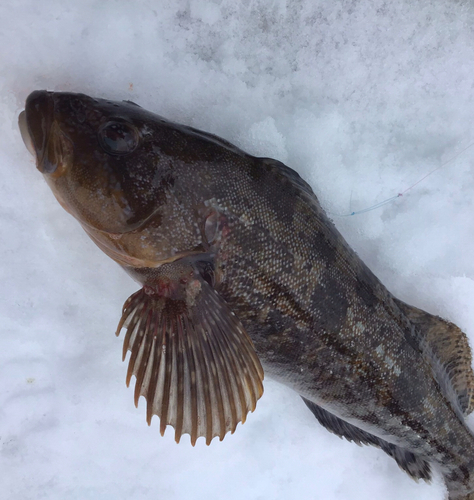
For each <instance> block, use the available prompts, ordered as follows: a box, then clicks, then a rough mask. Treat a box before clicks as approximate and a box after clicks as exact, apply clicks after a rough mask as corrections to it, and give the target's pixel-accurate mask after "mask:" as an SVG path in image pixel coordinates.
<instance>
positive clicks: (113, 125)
mask: <svg viewBox="0 0 474 500" xmlns="http://www.w3.org/2000/svg"><path fill="white" fill-rule="evenodd" d="M99 142H100V145H101V146H102V148H103V149H104V150H105V151H106V152H107V153H110V154H114V155H123V154H127V153H131V152H132V151H133V150H134V149H135V148H136V147H137V146H138V131H137V129H136V128H135V127H134V126H133V125H131V124H130V123H127V122H122V121H109V122H107V123H106V124H105V125H103V126H102V127H100V129H99Z"/></svg>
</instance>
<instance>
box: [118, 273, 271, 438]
mask: <svg viewBox="0 0 474 500" xmlns="http://www.w3.org/2000/svg"><path fill="white" fill-rule="evenodd" d="M199 285H200V287H201V290H200V293H199V295H198V296H197V299H196V301H195V303H194V304H193V305H191V306H190V305H188V304H186V303H185V302H184V301H182V300H181V301H179V300H173V299H171V298H169V297H168V298H167V297H161V296H156V295H148V294H147V293H145V291H144V290H143V289H142V290H139V291H138V292H136V293H135V294H133V295H132V296H131V297H130V298H129V299H128V300H127V301H126V302H125V304H124V307H123V315H122V318H121V320H120V322H119V325H118V328H117V332H116V334H117V335H119V333H120V330H121V328H126V330H127V332H126V335H125V339H124V346H123V355H124V358H125V355H126V353H127V351H130V352H131V355H130V359H129V365H128V371H127V378H126V381H127V385H128V384H129V383H130V379H131V377H132V375H135V377H136V384H135V391H134V399H135V404H136V405H137V404H138V400H139V398H140V396H144V397H145V398H146V400H147V412H146V414H147V422H148V424H150V423H151V420H152V417H153V415H158V417H159V418H160V432H161V434H163V433H164V432H165V429H166V426H167V425H168V424H169V425H171V426H173V427H174V429H175V439H176V441H177V442H179V440H180V438H181V436H182V435H183V434H186V433H187V434H190V436H191V443H192V444H193V445H194V444H195V442H196V440H197V439H198V437H200V436H204V437H205V438H206V443H207V444H209V443H210V442H211V440H212V439H213V438H214V437H215V436H218V437H219V439H220V440H222V439H223V438H224V436H225V434H226V433H227V432H229V431H230V432H231V433H233V432H234V431H235V429H236V427H237V424H238V423H239V422H242V423H243V422H245V419H246V416H247V413H248V412H249V411H253V410H254V409H255V407H256V403H257V400H258V399H259V398H260V396H261V395H262V393H263V384H262V380H263V370H262V367H261V365H260V362H259V360H258V357H257V355H256V353H255V350H254V348H253V345H252V343H251V341H250V338H249V337H248V335H247V333H246V332H245V330H244V328H243V327H242V325H241V323H240V321H239V320H238V319H237V318H236V316H235V315H234V314H233V313H232V312H231V311H230V310H229V309H228V307H227V305H226V304H225V302H224V301H223V300H222V299H221V297H220V296H219V295H218V294H217V293H216V292H215V290H214V289H213V288H211V287H210V285H209V284H208V283H207V282H204V281H200V282H199Z"/></svg>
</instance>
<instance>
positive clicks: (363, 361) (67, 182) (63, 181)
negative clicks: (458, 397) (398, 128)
mask: <svg viewBox="0 0 474 500" xmlns="http://www.w3.org/2000/svg"><path fill="white" fill-rule="evenodd" d="M26 114H27V118H28V123H29V128H30V133H31V135H32V136H33V140H34V144H35V146H36V148H37V156H38V168H39V169H40V170H43V173H45V177H46V178H47V181H48V183H49V184H50V186H51V187H52V189H53V192H54V193H55V195H56V196H57V198H58V200H59V201H60V202H61V204H62V205H63V206H64V207H65V208H66V209H67V210H68V211H69V212H70V213H71V214H72V215H73V216H74V217H76V218H77V219H78V220H79V222H80V223H81V224H82V225H83V227H84V229H86V231H87V232H88V233H89V235H90V236H91V237H92V238H93V240H94V241H95V242H96V243H97V244H98V245H99V246H100V248H101V249H102V250H104V251H105V252H106V253H107V254H108V255H109V256H111V257H112V258H114V259H115V260H116V261H117V262H118V263H119V264H121V265H122V266H123V267H124V268H125V269H126V270H127V271H128V272H129V273H130V274H131V275H132V276H133V277H134V278H135V279H137V281H139V282H140V283H143V284H146V283H147V279H148V278H147V277H148V276H150V275H151V274H152V273H153V268H156V267H157V266H158V265H160V264H161V263H164V262H168V263H171V262H173V261H175V260H178V259H180V258H184V257H189V256H191V257H193V258H195V259H196V260H199V259H200V258H201V257H200V256H202V260H203V261H210V262H211V264H212V266H213V285H214V287H215V289H216V291H217V292H218V293H219V294H220V295H221V296H222V297H223V298H224V299H225V301H226V302H227V304H228V305H229V307H230V309H231V310H232V311H233V312H234V313H235V314H236V316H237V317H238V318H239V319H240V321H241V322H242V324H243V325H244V327H245V328H246V330H247V332H248V334H249V335H250V337H251V339H252V341H253V343H254V346H255V349H256V351H257V354H258V356H259V358H260V361H261V363H262V365H263V367H264V369H265V373H266V374H268V375H270V376H272V377H274V378H276V379H277V380H279V381H281V382H282V383H284V384H285V385H287V386H290V387H291V388H293V389H294V390H296V391H297V392H298V393H299V394H301V395H302V396H303V397H304V398H306V399H307V400H309V401H311V402H313V403H315V404H316V405H318V406H319V407H321V408H323V409H324V410H326V411H328V412H330V414H332V415H333V416H335V417H338V418H339V419H342V420H343V421H345V422H347V423H348V424H350V425H352V426H355V427H357V428H359V429H361V430H362V431H364V432H366V433H368V435H369V436H373V437H375V438H380V439H381V440H383V442H386V443H391V444H393V445H395V447H396V448H397V449H399V450H401V451H402V452H403V450H406V451H407V452H409V453H410V454H412V455H413V456H414V457H415V458H416V459H419V460H420V462H422V463H424V462H426V463H428V464H430V463H431V464H435V465H436V466H437V467H438V468H439V469H440V470H441V472H442V474H443V476H444V478H445V480H446V483H447V486H448V491H449V498H450V499H468V498H471V495H470V493H472V492H473V491H474V479H473V473H474V437H473V435H472V433H471V432H470V431H469V430H468V428H467V427H466V424H465V423H464V419H463V417H462V415H461V413H462V412H461V411H460V410H458V409H457V408H456V405H455V404H453V403H452V402H451V401H450V400H449V399H448V397H446V395H445V394H444V393H443V391H442V390H441V389H440V386H441V385H442V384H443V382H442V381H440V377H439V376H438V375H437V374H436V369H435V368H434V365H435V364H436V360H433V359H431V358H432V357H434V354H433V352H435V351H436V349H433V348H431V347H430V345H429V343H428V341H427V340H426V337H425V336H424V335H423V332H422V329H421V328H420V327H419V326H417V324H416V322H413V319H411V320H410V319H409V317H408V314H407V313H406V311H404V310H403V306H402V303H399V302H396V300H395V299H394V298H393V296H392V295H391V294H390V292H388V291H387V290H386V288H385V287H384V286H383V285H382V284H381V283H380V281H379V280H378V279H377V278H376V277H375V276H374V274H373V273H372V272H371V271H370V270H369V269H368V268H367V267H366V266H365V265H364V263H363V262H362V261H361V260H360V259H359V257H358V256H357V255H356V254H355V252H354V251H352V250H351V249H350V248H349V247H348V245H347V243H346V242H345V241H344V239H343V238H342V236H341V235H340V234H339V232H338V231H337V230H336V228H335V227H334V225H333V224H332V222H331V221H330V220H329V219H328V218H327V216H326V215H325V213H324V211H323V210H322V208H321V206H320V205H319V202H318V201H317V199H316V197H315V196H314V194H313V193H312V191H311V188H310V187H309V186H308V185H307V184H306V183H305V182H304V181H302V180H301V179H300V178H299V176H298V175H297V174H296V173H295V172H293V171H292V170H291V169H289V168H288V167H285V166H284V165H282V164H281V163H279V162H277V161H276V160H271V159H266V158H256V157H253V156H250V155H248V154H246V153H244V152H243V151H241V150H239V149H238V148H236V147H235V146H233V145H231V144H229V143H227V142H226V141H224V140H222V139H219V138H217V137H215V136H212V135H211V134H207V133H205V132H201V131H197V130H194V129H192V128H189V127H185V126H182V125H178V124H174V123H171V122H169V121H166V120H164V119H162V118H160V117H158V116H157V115H154V114H152V113H149V112H147V111H145V110H143V109H142V108H140V107H138V106H136V105H134V104H132V103H127V102H124V103H115V102H110V101H105V100H100V99H91V98H90V97H87V96H84V95H81V94H67V93H46V92H44V91H37V92H34V93H32V94H31V95H30V97H29V98H28V100H27V103H26ZM45 116H46V117H47V118H46V119H45ZM112 118H116V119H117V120H123V121H124V122H127V123H129V124H132V126H133V127H134V129H135V130H136V133H137V134H138V137H139V144H138V146H137V147H136V149H135V150H134V151H132V152H131V153H129V154H127V155H110V154H108V153H107V152H105V151H104V148H103V145H101V143H100V140H99V139H98V131H99V130H100V129H101V127H104V125H105V124H106V123H108V122H109V121H110V120H111V119H112ZM54 127H56V128H57V131H56V132H55V134H56V140H55V141H53V140H52V139H51V137H52V136H53V135H54V134H53V133H52V132H51V130H53V132H54V130H55V128H54ZM33 130H34V131H35V132H34V133H33ZM48 135H49V137H48ZM48 141H49V142H48ZM48 171H52V173H48ZM214 214H217V215H214ZM209 217H218V219H219V223H218V224H217V226H218V230H219V238H216V243H213V241H212V240H211V241H209V240H210V238H209V235H208V234H206V227H205V224H206V220H208V218H209ZM468 357H469V359H470V354H469V356H468ZM343 434H344V433H342V434H341V435H343ZM346 437H347V436H346ZM371 444H374V443H371ZM428 469H429V467H428ZM413 475H414V476H416V475H417V474H416V473H414V474H413ZM418 477H423V476H422V475H421V473H420V475H418ZM427 477H429V473H428V476H427ZM473 498H474V496H473Z"/></svg>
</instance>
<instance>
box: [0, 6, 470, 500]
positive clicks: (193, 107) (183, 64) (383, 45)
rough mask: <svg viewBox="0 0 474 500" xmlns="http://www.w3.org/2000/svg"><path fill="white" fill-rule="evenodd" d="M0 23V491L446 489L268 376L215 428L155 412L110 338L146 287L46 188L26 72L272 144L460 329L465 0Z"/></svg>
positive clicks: (465, 205) (109, 494) (430, 494)
mask: <svg viewBox="0 0 474 500" xmlns="http://www.w3.org/2000/svg"><path fill="white" fill-rule="evenodd" d="M0 22H1V29H0V43H1V47H2V50H1V52H0V67H1V69H2V70H1V72H0V114H1V117H2V119H1V121H0V130H1V133H0V168H1V172H2V175H1V180H0V199H1V202H0V221H1V229H2V238H1V239H0V252H1V256H2V264H1V266H0V286H1V293H2V300H1V301H0V316H1V318H2V331H1V335H0V381H1V390H0V447H1V452H0V484H1V492H0V498H1V499H19V500H23V499H25V500H26V499H35V500H36V499H41V498H47V499H48V500H56V499H58V500H59V499H61V500H63V499H80V500H87V499H117V500H121V499H127V500H129V499H144V500H148V499H160V500H173V499H180V500H182V499H186V500H188V499H189V500H198V499H209V500H214V499H222V498H225V499H227V500H233V499H239V500H240V499H242V498H246V499H249V500H276V499H285V500H293V499H298V500H299V499H302V498H304V499H309V500H323V499H324V500H333V499H334V500H335V499H338V500H339V499H348V500H366V499H367V498H375V499H386V500H394V499H414V498H416V499H418V500H441V499H443V498H445V489H444V486H443V484H442V482H441V480H440V477H439V476H436V477H435V480H434V482H433V483H432V484H431V485H428V484H425V483H420V484H417V483H415V482H414V481H412V480H411V479H409V478H408V476H406V475H405V474H404V473H402V472H401V471H400V470H399V469H398V467H397V466H396V464H395V462H394V461H393V460H391V459H390V458H388V457H387V456H386V455H385V454H384V453H382V452H381V451H379V450H376V449H374V448H369V447H363V448H360V447H357V446H355V445H354V444H351V443H348V442H345V441H342V440H340V439H339V438H337V437H335V436H334V435H332V434H329V433H328V432H327V431H325V430H324V429H323V428H322V427H321V426H319V424H318V423H317V422H316V421H315V419H314V418H313V416H312V415H311V413H310V412H309V411H308V410H307V409H306V407H305V405H304V404H303V402H302V401H301V400H300V398H299V396H298V395H297V394H295V393H294V392H292V391H291V390H289V389H287V388H285V387H284V386H282V385H279V384H277V383H276V382H274V381H272V380H269V379H266V380H265V394H264V396H263V398H262V399H261V400H260V401H259V403H258V406H257V411H255V413H253V414H251V415H250V416H249V418H248V421H247V423H245V425H243V426H239V427H238V428H237V431H236V433H235V434H234V435H232V436H227V437H226V439H225V440H224V441H223V442H219V441H217V440H214V441H213V442H212V444H211V446H209V447H207V446H206V445H205V444H204V442H203V440H202V439H201V440H199V441H198V443H197V445H196V447H195V448H192V447H191V445H190V444H189V439H188V438H187V436H186V437H184V438H183V440H182V442H181V444H179V445H176V444H175V443H174V440H173V432H172V431H171V430H168V431H167V433H166V434H165V436H164V437H163V438H162V437H161V436H160V435H159V426H158V425H157V423H156V422H154V423H153V425H152V426H151V427H148V426H147V425H146V423H145V411H144V401H143V399H142V400H141V402H140V405H139V408H138V410H137V409H135V407H134V405H133V396H132V390H131V389H127V388H126V387H125V384H124V379H125V371H126V366H125V364H122V363H121V361H120V359H121V344H122V340H121V339H117V338H115V336H114V331H115V327H116V324H117V322H118V319H119V317H120V311H121V307H122V304H123V302H124V301H125V299H126V298H127V297H128V296H129V295H130V294H131V293H132V292H134V291H135V290H136V289H137V286H136V284H134V283H133V282H132V281H131V280H130V278H129V277H128V276H126V275H125V273H123V272H122V271H121V270H120V269H119V268H118V267H117V265H116V264H114V263H113V262H112V261H111V260H110V259H109V258H108V257H106V256H105V255H104V254H102V253H101V252H100V251H99V250H98V249H97V248H96V247H95V246H94V244H93V243H92V242H91V241H89V239H88V237H87V236H86V235H85V233H83V232H82V230H81V229H80V227H79V225H78V224H77V223H76V222H75V221H74V220H73V219H72V218H71V217H70V216H69V215H68V214H67V213H65V212H64V211H63V210H62V208H61V207H60V206H59V204H58V203H57V202H56V200H55V199H54V198H53V195H52V194H51V192H50V191H49V188H48V187H47V186H46V183H45V182H44V181H43V180H42V178H41V175H40V174H39V173H38V172H37V171H36V169H35V166H34V162H33V160H32V158H31V157H30V155H29V154H28V152H27V151H26V149H25V147H24V145H23V143H22V141H21V138H20V134H19V132H18V128H17V123H16V122H17V117H18V114H19V112H20V110H21V109H22V107H23V103H24V100H25V98H26V96H27V95H28V94H29V93H30V92H31V91H32V90H34V89H49V90H64V91H78V92H84V93H86V94H89V95H92V96H96V97H108V98H110V99H131V100H133V101H135V102H137V103H139V104H140V105H142V106H143V107H145V108H148V109H150V110H153V111H155V112H157V113H159V114H161V115H164V116H167V117H168V118H170V119H173V120H175V121H179V122H183V123H186V124H189V125H192V126H194V127H198V128H202V129H204V130H207V131H210V132H213V133H215V134H218V135H220V136H222V137H224V138H226V139H228V140H229V141H231V142H234V143H235V144H237V145H238V146H240V147H241V148H244V149H246V150H247V151H249V152H250V153H253V154H256V155H259V156H265V155H268V156H272V157H274V158H277V159H279V160H281V161H283V162H285V163H286V164H288V165H289V166H291V167H292V168H294V169H296V170H297V171H298V172H300V173H301V175H302V176H303V177H304V178H306V179H307V180H308V181H309V182H310V183H311V185H312V186H313V188H314V190H315V192H316V194H317V195H318V196H319V198H320V200H321V201H322V203H323V205H324V206H325V207H326V209H327V210H328V211H329V212H330V213H331V214H332V217H333V219H334V221H335V223H336V225H337V226H338V228H339V229H340V231H341V232H342V233H343V234H344V236H345V237H346V239H347V240H348V241H349V243H350V244H351V245H352V246H353V247H354V248H355V249H356V250H357V252H358V253H359V254H360V256H361V257H362V258H363V259H364V260H365V262H366V263H367V264H368V265H369V267H370V268H371V269H372V270H373V271H374V272H375V273H376V274H377V276H378V277H379V278H380V279H381V280H382V282H383V283H384V284H385V285H386V286H387V287H388V288H389V289H390V290H391V291H392V292H393V293H394V294H396V295H397V296H398V297H400V298H401V299H403V300H405V301H407V302H409V303H411V304H413V305H416V306H418V307H422V308H425V309H426V310H428V311H430V312H432V313H435V314H439V315H442V316H444V317H445V318H447V319H449V320H451V321H454V322H455V323H457V324H458V325H459V326H460V327H461V328H463V329H464V330H465V331H466V332H467V333H468V334H469V336H470V337H471V341H472V340H474V312H473V308H472V304H473V303H474V281H473V280H474V259H473V258H472V255H473V250H474V239H473V237H472V236H473V234H474V222H473V217H472V214H473V213H474V196H473V195H474V182H473V181H474V169H473V165H474V147H473V148H471V149H468V150H467V151H465V152H462V153H461V154H459V153H460V152H461V151H462V150H463V149H464V148H466V147H467V146H469V145H470V144H471V143H472V142H474V123H473V120H472V111H473V109H474V99H473V77H474V39H473V29H472V26H474V7H473V4H472V3H471V2H469V1H456V2H454V1H446V0H435V1H431V2H430V1H416V0H399V1H397V2H386V1H382V0H358V1H357V0H353V1H345V0H331V1H330V2H327V1H325V0H292V1H290V0H288V1H284V0H274V1H272V0H241V1H236V0H222V1H208V0H195V1H187V0H172V1H171V0H168V1H151V0H148V1H135V2H127V1H110V0H82V1H81V2H69V1H63V0H61V1H60V0H42V1H37V0H3V2H1V3H0ZM453 157H455V159H454V160H453V161H452V162H450V163H448V164H447V165H445V166H444V167H443V168H441V169H440V170H438V171H436V172H435V173H433V174H432V175H431V176H430V177H428V178H426V179H425V180H424V181H423V182H421V183H420V184H418V185H417V186H416V187H414V188H413V189H411V190H410V191H408V192H406V193H405V194H404V196H403V197H400V198H397V200H395V201H394V202H393V203H391V204H387V205H385V206H383V207H381V208H379V209H377V210H373V211H370V212H367V213H363V214H360V215H356V216H352V217H338V216H337V215H335V214H349V213H351V212H352V211H358V210H361V209H365V208H367V207H370V206H372V205H374V204H376V203H378V202H381V201H383V200H385V199H387V198H390V197H391V196H394V195H397V193H399V192H401V191H403V190H405V189H407V188H408V187H410V186H412V185H413V184H414V183H415V182H416V181H418V180H419V179H420V178H422V177H423V176H424V175H426V174H427V173H429V172H430V171H432V170H433V169H435V168H437V167H439V166H441V165H443V164H444V162H446V161H448V160H450V159H451V158H453Z"/></svg>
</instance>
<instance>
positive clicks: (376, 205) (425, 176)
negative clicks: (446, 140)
mask: <svg viewBox="0 0 474 500" xmlns="http://www.w3.org/2000/svg"><path fill="white" fill-rule="evenodd" d="M472 146H474V142H471V144H469V145H468V146H466V147H465V148H464V149H462V150H461V151H459V153H457V154H456V155H454V156H453V157H452V158H450V159H449V160H447V161H445V162H444V163H443V164H442V165H440V166H439V167H436V168H435V169H433V170H432V171H431V172H428V173H427V174H426V175H424V176H423V177H422V178H421V179H419V180H417V181H416V182H415V183H414V184H412V185H411V186H410V187H407V188H406V189H404V190H403V191H400V192H399V193H398V194H396V195H395V196H392V197H390V198H387V199H386V200H384V201H381V202H380V203H376V204H375V205H372V206H370V207H367V208H363V209H362V210H356V211H354V212H350V213H348V214H335V213H333V212H328V214H330V215H335V216H336V217H351V216H352V215H359V214H365V213H366V212H371V211H372V210H376V209H377V208H380V207H382V206H383V205H387V204H388V203H391V202H392V201H395V200H396V199H397V198H400V197H401V196H403V195H404V194H405V193H406V192H408V191H410V189H413V188H414V187H415V186H417V185H418V184H420V182H422V181H424V180H425V179H426V178H428V177H429V176H430V175H431V174H434V173H435V172H437V171H438V170H440V169H442V168H443V167H445V166H446V165H447V164H448V163H450V162H452V161H453V160H455V159H456V158H457V157H458V156H459V155H461V154H463V153H464V152H465V151H467V150H468V149H469V148H470V147H472ZM351 205H352V192H351Z"/></svg>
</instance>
